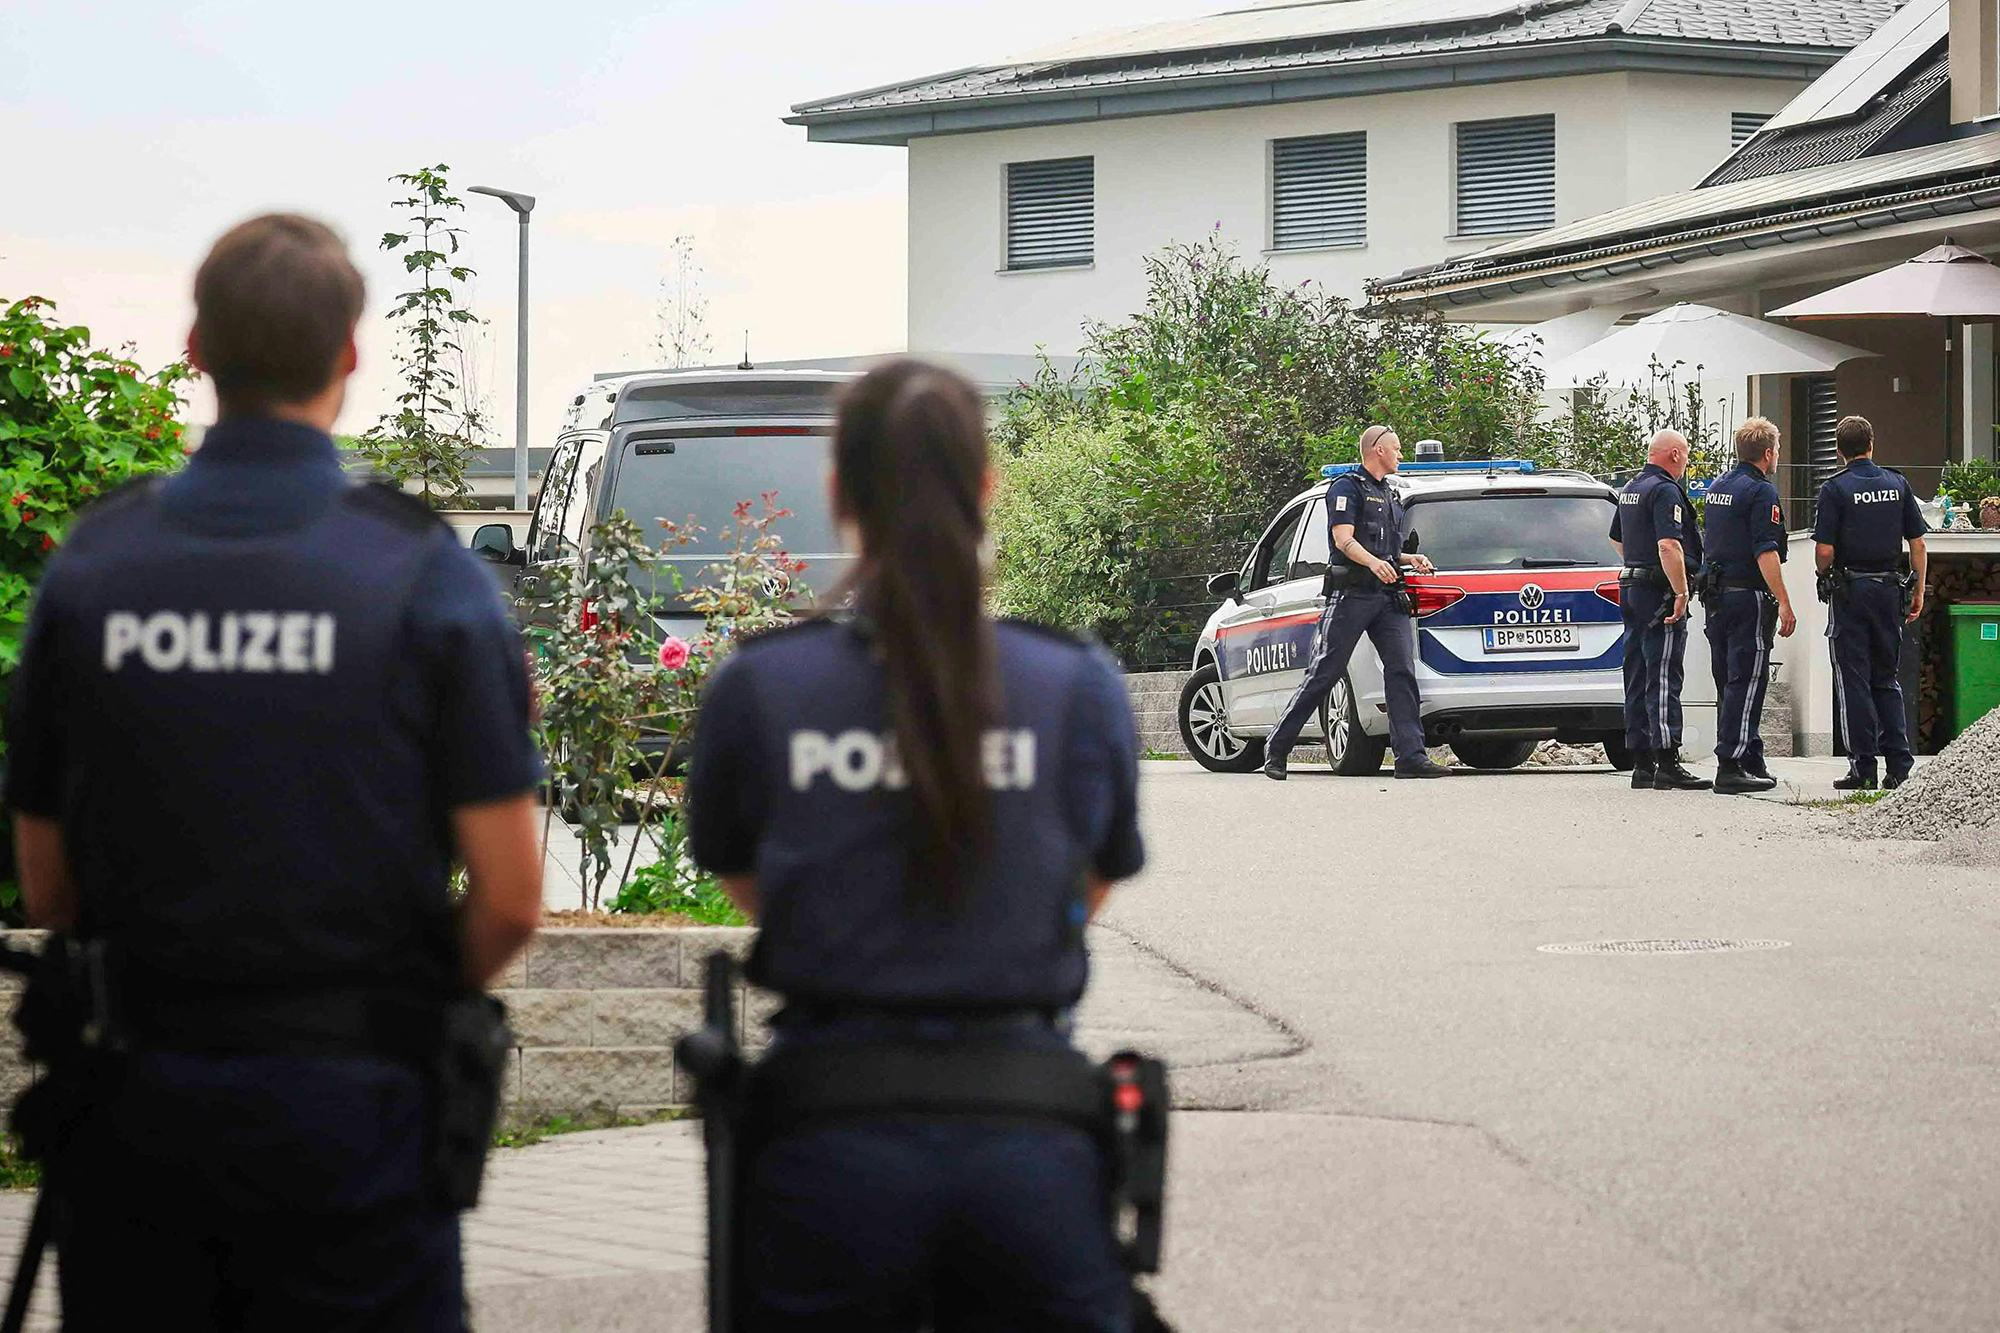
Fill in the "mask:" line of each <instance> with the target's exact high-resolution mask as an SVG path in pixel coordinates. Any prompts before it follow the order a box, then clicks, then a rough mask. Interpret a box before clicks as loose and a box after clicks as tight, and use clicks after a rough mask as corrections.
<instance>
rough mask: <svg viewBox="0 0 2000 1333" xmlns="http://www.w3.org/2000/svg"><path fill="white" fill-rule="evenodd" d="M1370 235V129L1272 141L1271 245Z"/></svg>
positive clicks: (1358, 240)
mask: <svg viewBox="0 0 2000 1333" xmlns="http://www.w3.org/2000/svg"><path fill="white" fill-rule="evenodd" d="M1367 239H1368V135H1367V134H1366V133H1356V134H1320V135H1315V136H1313V137H1312V138H1310V139H1275V140H1273V141H1272V143H1271V248H1272V249H1273V250H1309V249H1313V248H1315V247H1318V246H1325V245H1361V244H1363V243H1365V242H1366V241H1367Z"/></svg>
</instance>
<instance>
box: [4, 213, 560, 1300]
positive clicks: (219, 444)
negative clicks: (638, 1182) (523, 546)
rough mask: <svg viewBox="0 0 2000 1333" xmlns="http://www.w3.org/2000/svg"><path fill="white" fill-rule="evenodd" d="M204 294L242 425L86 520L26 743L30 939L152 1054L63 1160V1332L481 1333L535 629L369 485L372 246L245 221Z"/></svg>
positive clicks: (199, 326) (515, 935)
mask: <svg viewBox="0 0 2000 1333" xmlns="http://www.w3.org/2000/svg"><path fill="white" fill-rule="evenodd" d="M194 297H195V323H194V331H193V332H192V334H190V336H189V339H188V351H189V354H190V356H191V358H192V360H193V362H194V364H195V365H196V366H197V367H198V368H199V369H200V370H201V371H202V372H203V373H204V374H205V375H206V376H207V377H208V380H209V382H210V383H211V384H213V385H214V388H215V393H216V399H217V402H218V406H219V409H220V411H219V420H218V421H217V423H216V425H215V426H214V427H213V428H212V429H211V430H210V431H209V432H208V434H207V437H206V439H205V440H204V441H203V444H202V447H201V449H200V450H199V451H198V452H197V453H196V454H195V456H194V458H193V459H192V461H190V462H189V464H188V466H187V468H186V469H185V470H184V471H182V472H180V473H178V474H176V475H174V476H171V477H167V478H165V479H151V480H147V481H143V482H139V483H135V484H133V485H130V486H128V487H125V488H123V489H121V490H119V491H117V492H115V493H113V494H112V495H110V496H108V497H106V498H105V499H103V500H102V501H100V502H99V503H98V504H96V505H95V506H93V507H92V508H91V509H90V511H89V512H87V513H86V514H84V515H82V516H81V517H80V518H79V519H78V521H77V523H76V524H75V526H74V527H73V528H72V529H71V531H70V533H69V534H68V537H67V539H66V540H65V542H64V544H63V546H62V549H61V550H60V551H59V552H58V553H57V555H56V557H55V558H54V560H53V561H52V562H51V563H50V565H49V568H48V573H47V576H46V578H45V580H44V582H43V584H42V587H41V591H40V594H39V596H38V597H37V599H36V602H35V606H34V611H33V613H32V616H31V619H30V623H29V626H28V631H27V636H26V641H25V647H24V649H23V654H22V659H21V666H20V674H19V675H18V677H17V678H16V681H15V685H14V690H13V699H12V705H13V707H12V717H11V723H10V726H9V729H8V740H9V744H10V747H11V760H12V762H11V765H10V767H9V769H8V773H7V789H6V799H7V804H8V805H9V806H10V807H11V808H12V809H13V811H14V812H15V827H16V837H17V840H18V845H19V857H20V870H21V887H22V893H23V896H24V898H25V900H26V905H27V911H28V918H29V921H30V922H31V923H32V924H34V925H38V926H46V927H50V928H53V929H55V930H59V931H71V932H74V933H75V934H76V935H77V936H78V937H81V938H82V939H84V940H88V941H97V942H101V944H102V947H103V950H104V954H105V957H106V959H107V965H106V968H105V976H106V982H107V985H106V988H105V989H106V992H107V994H108V1007H107V1008H106V1009H104V1010H100V1011H97V1016H98V1017H99V1018H100V1019H103V1020H105V1021H106V1022H108V1031H107V1036H108V1038H109V1039H110V1040H111V1041H112V1042H114V1043H116V1044H118V1045H120V1046H122V1047H123V1048H124V1050H125V1052H126V1053H125V1054H124V1055H122V1056H121V1057H119V1058H118V1059H117V1060H116V1061H115V1062H113V1063H108V1064H107V1065H105V1067H104V1068H102V1069H101V1070H100V1071H99V1072H98V1076H97V1077H96V1078H95V1079H94V1080H93V1082H92V1083H91V1085H90V1087H91V1089H92V1091H91V1094H90V1096H89V1097H88V1098H87V1099H86V1101H85V1104H84V1106H83V1107H82V1109H81V1111H80V1113H79V1114H78V1115H77V1117H76V1118H75V1120H74V1122H73V1123H71V1124H69V1125H68V1126H66V1128H67V1130H68V1138H67V1142H66V1143H64V1144H63V1145H62V1146H61V1147H60V1150H59V1151H58V1152H57V1154H56V1155H55V1157H54V1159H53V1160H52V1161H51V1162H50V1163H49V1165H48V1177H47V1179H48V1182H49V1187H50V1188H52V1189H53V1190H54V1192H55V1193H54V1197H55V1199H56V1201H57V1203H58V1205H59V1207H58V1211H57V1216H58V1219H59V1220H58V1222H57V1232H56V1245H57V1249H58V1252H59V1255H60V1260H61V1289H62V1305H63V1326H64V1327H65V1328H66V1329H70V1330H72V1331H73V1333H74V1331H75V1330H98V1329H106V1330H110V1329H116V1330H129V1329H136V1328H157V1329H231V1330H236V1329H245V1330H266V1329H268V1330H279V1329H283V1330H315V1329H335V1328H338V1329H364V1328H365V1329H396V1330H404V1329H408V1330H457V1329H460V1328H462V1327H463V1326H464V1323H463V1320H464V1315H463V1296H462V1290H461V1286H462V1284H461V1282H460V1272H459V1227H458V1215H457V1212H456V1211H455V1204H454V1194H453V1189H454V1187H453V1186H451V1185H450V1184H449V1183H448V1181H447V1179H446V1169H445V1164H444V1163H443V1161H442V1160H441V1159H440V1155H439V1154H438V1152H437V1149H438V1146H439V1145H440V1143H442V1142H444V1141H446V1136H444V1135H443V1134H442V1133H441V1131H440V1129H439V1125H440V1122H441V1120H442V1118H443V1117H444V1115H445V1114H446V1110H447V1105H448V1103H447V1100H446V1098H445V1097H443V1096H441V1095H440V1093H439V1089H440V1088H442V1087H446V1086H448V1085H449V1084H450V1079H449V1078H448V1077H447V1076H445V1075H444V1074H442V1073H441V1072H440V1071H442V1070H444V1069H445V1068H446V1067H447V1064H448V1062H447V1061H446V1059H445V1057H446V1056H447V1055H449V1054H451V1052H452V1049H453V1048H451V1047H450V1046H449V1045H448V1043H447V1041H446V1036H445V1034H446V1031H447V1027H448V1025H449V1023H450V1016H451V1015H455V1014H458V1013H460V1012H462V1006H463V1005H465V1004H466V1003H468V1002H470V1003H473V1004H475V1005H476V1004H477V1003H478V1002H477V1001H476V1000H472V1001H468V1000H467V998H466V997H467V996H468V994H469V992H470V991H471V990H472V989H473V988H475V987H478V986H481V985H483V984H484V983H485V982H487V981H488V980H489V979H490V978H491V977H492V976H493V975H494V974H495V973H496V972H498V971H499V970H500V969H501V968H502V967H503V966H504V965H505V964H506V963H507V961H508V959H509V958H510V957H512V956H513V954H514V953H515V952H516V951H517V950H518V949H519V948H520V947H521V945H522V944H523V943H525V942H526V940H527V938H528V936H529V934H530V933H531V932H532V930H533V929H534V925H535V922H536V921H537V919H538V916H539V911H540V896H541V884H540V868H539V858H538V856H537V853H536V845H535V838H536V824H535V816H534V812H533V800H532V794H531V793H532V789H533V788H534V786H535V783H536V781H537V778H538V766H537V761H536V756H535V753H534V750H533V749H532V747H531V745H530V741H529V733H528V709H529V700H528V684H527V679H526V673H525V665H524V661H523V657H522V649H521V641H520V637H519V635H518V634H517V632H516V630H515V627H514V625H513V623H512V620H511V618H510V616H509V614H508V611H507V608H506V607H505V606H504V605H503V604H502V602H501V600H500V597H499V595H498V593H497V591H496V589H495V587H494V584H493V580H492V578H491V576H490V575H489V574H488V573H487V572H486V570H485V569H484V568H483V567H482V566H481V565H480V564H479V562H478V561H477V560H475V559H474V558H473V557H472V556H471V554H470V553H469V552H467V551H466V550H464V549H463V548H462V547H461V546H460V545H459V543H458V542H457V541H456V540H455V539H454V537H453V535H452V533H451V530H450V529H449V528H447V527H446V526H445V525H444V524H443V523H442V522H440V521H439V520H438V519H437V518H436V516H435V515H433V514H431V513H430V512H429V511H428V510H427V509H426V508H424V507H423V506H422V505H421V504H419V503H417V502H415V501H413V500H410V499H408V498H406V497H404V496H403V495H401V494H400V493H398V492H394V491H390V490H388V489H385V488H382V487H378V486H363V485H356V484H354V483H352V482H351V481H350V480H349V479H348V478H347V477H346V476H345V475H344V474H343V472H342V470H341V464H340V458H339V455H338V454H337V453H336V452H335V449H334V443H333V439H332V437H331V435H330V434H329V432H330V431H331V430H332V428H333V424H334V421H335V419H336V418H337V417H338V416H339V414H340V409H341V403H342V398H343V395H344V393H345V389H346V384H347V379H348V376H349V375H350V374H352V373H353V371H354V367H355V348H354V326H355V321H356V319H357V317H358V316H359V315H360V313H361V307H362V284H361V277H360V275H359V274H358V273H357V272H356V271H355V269H354V267H353V265H352V264H351V263H350V262H349V261H348V258H347V254H346V252H345V250H344V249H343V247H342V245H341V243H340V240H339V238H338V237H336V236H335V235H334V234H333V233H332V232H331V231H329V230H327V229H326V228H325V227H323V226H321V225H320V224H319V223H317V222H313V221H310V220H308V219H306V218H301V217H292V216H271V217H261V218H256V219H254V220H252V221H249V222H246V223H244V224H242V225H241V226H238V227H236V228H235V229H233V230H232V231H230V232H229V233H228V234H226V235H225V236H223V237H222V239H221V240H219V241H218V242H216V244H215V247H214V249H213V250H211V251H210V252H209V255H208V257H207V259H206V260H205V261H204V262H203V264H202V266H201V269H200V271H199V272H198V273H197V275H196V277H195V290H194ZM454 859H457V860H460V861H462V862H463V863H464V865H465V867H466V869H467V871H468V882H467V888H466V891H465V893H464V895H463V898H462V899H461V900H460V901H458V902H457V903H456V904H454V902H453V899H452V895H451V893H450V891H449V881H450V875H451V869H452V863H453V861H454ZM482 1035H485V1034H482ZM451 1067H454V1068H455V1067H456V1066H455V1065H454V1066H451ZM450 1105H454V1106H455V1105H457V1103H455V1102H453V1103H450ZM489 1105H490V1103H489ZM487 1132H488V1133H490V1128H489V1130H488V1131H487ZM479 1146H480V1148H481V1149H482V1150H483V1147H484V1144H483V1143H482V1144H480V1145H479ZM476 1165H477V1163H476V1160H475V1162H474V1168H475V1170H476ZM453 1169H454V1170H455V1168H453Z"/></svg>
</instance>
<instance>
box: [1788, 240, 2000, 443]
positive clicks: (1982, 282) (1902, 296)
mask: <svg viewBox="0 0 2000 1333" xmlns="http://www.w3.org/2000/svg"><path fill="white" fill-rule="evenodd" d="M1771 315H1772V317H1773V318H1776V319H1885V318H1886V319H1911V318H1930V319H1942V320H1943V321H1944V325H1945V327H1944V440H1945V446H1944V451H1945V458H1946V459H1947V460H1949V459H1950V458H1951V456H1952V453H1953V446H1954V443H1955V437H1954V431H1955V428H1956V420H1955V418H1956V416H1957V413H1956V412H1955V411H1954V407H1955V406H1956V404H1955V403H1954V401H1953V400H1954V397H1955V395H1954V393H1953V386H1952V381H1953V380H1954V379H1955V378H1957V377H1956V375H1955V374H1954V367H1953V365H1952V363H1953V361H1954V360H1956V357H1954V356H1953V352H1954V351H1955V350H1956V349H1957V347H1958V322H1959V321H1960V320H1961V319H2000V268H1995V267H1994V266H1993V265H1992V264H1991V263H1989V262H1987V260H1986V258H1985V256H1983V255H1979V254H1975V253H1973V252H1972V251H1970V250H1968V249H1966V248H1965V247H1964V246H1962V245H1953V244H1952V243H1951V241H1950V240H1949V239H1947V240H1946V241H1945V243H1944V244H1943V245H1940V246H1938V247H1936V248H1935V249H1931V250H1926V251H1924V252H1923V253H1922V254H1920V255H1918V256H1917V257H1916V258H1915V259H1909V260H1905V261H1904V262H1902V263H1900V264H1898V265H1896V266H1895V267H1894V268H1889V269H1884V270H1882V271H1881V272H1880V273H1871V274H1869V275H1868V276H1867V277H1865V278H1856V279H1855V280H1854V281H1853V282H1850V283H1847V284H1845V285H1844V286H1840V287H1835V288H1834V289H1833V290H1832V291H1827V292H1821V293H1820V294H1819V295H1818V296H1809V297H1807V298H1806V299H1805V300H1803V301H1795V302H1793V303H1792V304H1791V305H1788V306H1786V307H1785V308H1784V309H1782V310H1773V311H1772V312H1771Z"/></svg>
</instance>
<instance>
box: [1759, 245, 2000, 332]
mask: <svg viewBox="0 0 2000 1333" xmlns="http://www.w3.org/2000/svg"><path fill="white" fill-rule="evenodd" d="M1914 315H1928V316H1930V317H1932V318H1933V319H2000V268H1995V267H1994V266H1993V265H1992V264H1990V263H1988V262H1987V260H1986V258H1985V257H1984V256H1983V255H1977V254H1974V253H1973V252H1972V251H1970V250H1968V249H1966V248H1965V247H1964V246H1962V245H1953V244H1952V243H1951V242H1950V241H1946V242H1945V243H1944V244H1943V245H1940V246H1938V247H1937V248H1936V249H1934V250H1926V251H1924V252H1923V253H1922V254H1920V255H1918V256H1917V257H1916V258H1915V259H1910V260H1906V261H1904V262H1903V263H1901V264H1898V265H1896V267H1894V268H1889V269H1884V270H1882V271H1881V272H1880V273H1871V274H1869V275H1868V276H1867V277H1865V278H1856V279H1855V280H1854V281H1853V282H1850V283H1847V284H1846V285H1845V286H1841V287H1835V288H1834V289H1833V290H1832V291H1830V292H1821V293H1820V294H1819V295H1818V296H1809V297H1807V298H1806V299H1805V300H1803V301H1796V302H1794V303H1793V304H1791V305H1788V306H1786V307H1785V308H1784V309H1783V310H1773V311H1772V312H1771V317H1772V318H1773V319H1873V318H1879V317H1885V316H1887V317H1894V316H1914Z"/></svg>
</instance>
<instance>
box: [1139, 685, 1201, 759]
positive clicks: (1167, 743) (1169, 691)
mask: <svg viewBox="0 0 2000 1333" xmlns="http://www.w3.org/2000/svg"><path fill="white" fill-rule="evenodd" d="M1191 674H1192V673H1191V672H1187V671H1133V672H1128V673H1127V674H1126V676H1125V689H1126V691H1127V693H1129V694H1130V695H1131V696H1132V716H1133V719H1134V720H1135V721H1137V722H1138V724H1139V749H1140V751H1141V752H1142V753H1143V752H1145V751H1148V750H1150V751H1152V752H1153V753H1155V754H1171V755H1177V756H1180V757H1182V758H1186V757H1187V746H1186V745H1184V744H1182V743H1181V723H1180V703H1181V687H1182V686H1184V685H1186V684H1187V679H1188V676H1189V675H1191Z"/></svg>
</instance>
